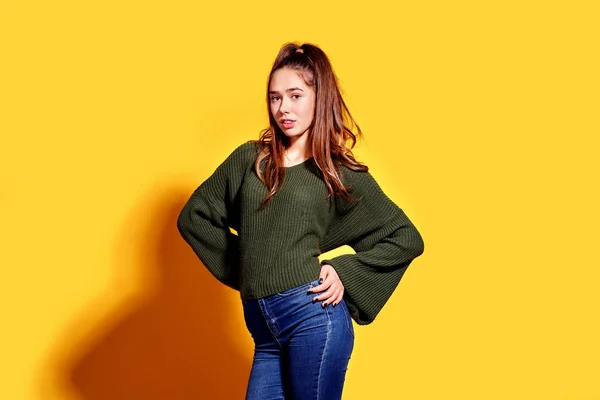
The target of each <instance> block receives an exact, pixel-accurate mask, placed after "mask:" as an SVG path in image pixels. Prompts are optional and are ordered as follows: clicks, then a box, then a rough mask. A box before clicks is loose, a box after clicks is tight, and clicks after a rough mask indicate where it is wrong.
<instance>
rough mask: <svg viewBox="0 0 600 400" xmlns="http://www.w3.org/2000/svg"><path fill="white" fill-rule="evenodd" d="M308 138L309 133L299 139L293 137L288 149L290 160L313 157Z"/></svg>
mask: <svg viewBox="0 0 600 400" xmlns="http://www.w3.org/2000/svg"><path fill="white" fill-rule="evenodd" d="M307 138H308V131H307V132H305V133H304V134H303V135H301V136H299V137H291V138H290V144H289V145H288V146H287V148H286V154H287V158H288V159H289V160H305V159H307V158H310V157H312V145H311V143H310V141H309V140H308V139H307Z"/></svg>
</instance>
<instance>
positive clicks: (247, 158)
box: [227, 140, 262, 164]
mask: <svg viewBox="0 0 600 400" xmlns="http://www.w3.org/2000/svg"><path fill="white" fill-rule="evenodd" d="M261 150H262V146H261V144H260V142H258V141H256V140H248V141H246V142H243V143H241V144H239V145H238V146H237V147H236V148H235V149H234V150H233V151H232V152H231V153H230V154H229V156H228V157H227V159H228V160H230V161H235V162H241V163H244V164H252V163H253V162H254V161H255V160H256V157H258V154H259V153H260V152H261Z"/></svg>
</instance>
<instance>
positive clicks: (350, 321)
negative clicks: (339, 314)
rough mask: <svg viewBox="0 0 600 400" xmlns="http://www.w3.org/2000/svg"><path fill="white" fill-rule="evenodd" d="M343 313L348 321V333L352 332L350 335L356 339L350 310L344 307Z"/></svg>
mask: <svg viewBox="0 0 600 400" xmlns="http://www.w3.org/2000/svg"><path fill="white" fill-rule="evenodd" d="M342 301H343V300H342ZM344 303H345V302H344ZM344 305H345V304H344ZM342 311H343V312H344V319H345V320H346V328H348V332H350V334H351V335H352V338H353V339H354V332H353V331H352V329H351V328H352V318H351V317H350V313H349V312H348V310H347V309H346V308H345V307H342Z"/></svg>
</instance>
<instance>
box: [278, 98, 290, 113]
mask: <svg viewBox="0 0 600 400" xmlns="http://www.w3.org/2000/svg"><path fill="white" fill-rule="evenodd" d="M289 106H290V103H289V100H288V99H287V98H286V97H285V96H284V97H283V98H282V99H281V103H280V104H279V112H280V113H282V114H287V113H288V111H289Z"/></svg>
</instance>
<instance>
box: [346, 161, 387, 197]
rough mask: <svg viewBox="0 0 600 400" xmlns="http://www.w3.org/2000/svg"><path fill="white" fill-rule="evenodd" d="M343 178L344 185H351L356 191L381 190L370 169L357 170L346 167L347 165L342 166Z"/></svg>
mask: <svg viewBox="0 0 600 400" xmlns="http://www.w3.org/2000/svg"><path fill="white" fill-rule="evenodd" d="M340 174H341V179H342V181H343V183H344V185H346V186H349V187H350V189H351V190H352V191H355V192H364V191H367V192H370V191H372V190H374V189H375V190H381V189H380V188H379V184H378V183H377V181H376V180H375V178H374V177H373V175H371V172H370V171H369V170H366V171H356V170H353V169H350V168H348V167H346V166H345V165H341V166H340Z"/></svg>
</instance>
